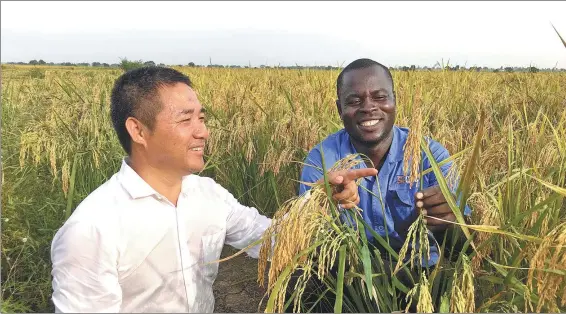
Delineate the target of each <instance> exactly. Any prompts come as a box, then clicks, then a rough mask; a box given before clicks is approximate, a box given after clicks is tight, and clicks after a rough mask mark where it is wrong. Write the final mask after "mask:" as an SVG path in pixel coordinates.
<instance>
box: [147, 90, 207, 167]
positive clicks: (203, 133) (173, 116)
mask: <svg viewBox="0 0 566 314" xmlns="http://www.w3.org/2000/svg"><path fill="white" fill-rule="evenodd" d="M159 99H160V101H161V106H162V108H161V111H160V112H159V114H158V115H156V116H155V124H154V126H153V128H152V130H151V131H149V132H148V133H147V137H146V145H145V153H146V158H147V160H148V161H150V164H152V165H155V166H156V167H160V168H163V169H167V170H168V171H169V172H173V173H177V174H180V175H183V176H184V175H188V174H191V173H194V172H198V171H201V170H202V169H203V168H204V159H203V154H204V145H205V142H206V140H207V139H208V135H209V133H208V130H207V128H206V125H205V116H204V114H205V110H204V108H203V107H202V105H201V103H200V102H199V100H198V98H197V95H196V93H195V91H194V90H193V89H192V88H191V87H189V86H188V85H186V84H183V83H176V84H174V85H170V86H163V87H161V88H160V90H159Z"/></svg>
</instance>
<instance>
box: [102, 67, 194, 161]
mask: <svg viewBox="0 0 566 314" xmlns="http://www.w3.org/2000/svg"><path fill="white" fill-rule="evenodd" d="M176 83H184V84H187V85H188V86H189V87H192V83H191V80H190V79H189V77H188V76H186V75H185V74H183V73H181V72H179V71H177V70H174V69H171V68H166V67H157V66H149V67H141V68H137V69H134V70H130V71H128V72H126V73H124V74H122V75H121V76H120V77H119V78H118V79H117V80H116V82H115V83H114V88H113V89H112V96H111V109H110V114H111V118H112V124H113V126H114V130H115V131H116V134H117V135H118V139H119V140H120V144H121V145H122V147H123V148H124V150H125V151H126V153H127V154H128V155H129V154H130V153H131V150H132V138H131V136H130V134H129V133H128V130H127V129H126V120H127V119H128V118H129V117H134V118H136V119H138V120H140V121H141V122H142V123H144V124H145V125H146V126H147V127H148V128H150V129H152V128H153V126H154V123H155V116H156V115H157V114H158V113H159V112H160V111H161V102H160V100H159V88H161V87H163V86H171V85H174V84H176Z"/></svg>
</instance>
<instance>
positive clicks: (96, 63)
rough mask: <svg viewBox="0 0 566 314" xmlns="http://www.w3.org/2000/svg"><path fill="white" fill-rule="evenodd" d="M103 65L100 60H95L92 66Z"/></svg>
mask: <svg viewBox="0 0 566 314" xmlns="http://www.w3.org/2000/svg"><path fill="white" fill-rule="evenodd" d="M101 65H102V64H101V63H100V62H93V63H92V66H93V67H99V66H101Z"/></svg>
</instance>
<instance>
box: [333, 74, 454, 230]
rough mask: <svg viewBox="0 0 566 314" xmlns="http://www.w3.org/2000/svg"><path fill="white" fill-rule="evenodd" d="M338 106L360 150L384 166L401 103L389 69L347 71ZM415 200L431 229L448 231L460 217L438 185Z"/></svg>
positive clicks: (346, 126) (377, 163) (416, 196)
mask: <svg viewBox="0 0 566 314" xmlns="http://www.w3.org/2000/svg"><path fill="white" fill-rule="evenodd" d="M336 106H337V108H338V113H339V114H340V118H341V119H342V122H343V123H344V129H345V130H346V132H348V134H349V135H350V140H351V141H352V144H353V145H354V147H355V148H356V151H357V152H358V153H361V154H364V155H366V156H368V157H369V159H370V160H371V161H372V162H373V164H374V165H375V167H376V168H377V169H378V170H379V169H381V166H382V165H383V162H384V161H385V158H386V156H387V153H388V152H389V148H390V147H391V142H392V140H393V125H394V124H395V114H396V106H397V105H396V100H395V91H394V90H393V84H392V82H391V79H390V78H389V76H388V75H387V73H386V71H385V70H384V69H382V68H381V67H377V66H373V67H369V68H363V69H356V70H351V71H348V72H346V73H344V76H343V80H342V87H341V90H340V95H338V99H337V100H336ZM415 199H416V206H415V207H416V208H415V209H416V210H424V213H425V215H428V216H429V219H427V220H426V221H427V225H428V227H429V229H430V230H431V231H433V232H442V231H445V230H446V229H447V228H448V227H450V226H451V225H452V224H451V223H449V222H447V221H455V220H456V217H455V216H454V213H452V210H451V209H450V207H449V205H448V203H447V202H446V199H445V197H444V195H443V194H442V192H441V191H440V188H439V187H438V186H433V187H429V188H427V189H424V190H423V191H419V192H417V193H416V195H415ZM435 218H439V219H442V220H446V221H442V220H439V219H435Z"/></svg>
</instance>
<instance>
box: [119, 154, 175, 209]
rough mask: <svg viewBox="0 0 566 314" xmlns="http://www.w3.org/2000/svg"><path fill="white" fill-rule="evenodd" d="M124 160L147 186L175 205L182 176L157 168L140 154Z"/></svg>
mask: <svg viewBox="0 0 566 314" xmlns="http://www.w3.org/2000/svg"><path fill="white" fill-rule="evenodd" d="M126 162H127V163H128V165H129V166H130V167H131V168H132V169H133V170H134V171H135V172H136V173H137V174H138V175H139V176H140V177H141V178H142V179H143V180H144V181H145V182H146V183H147V184H149V186H151V187H152V188H153V189H154V190H155V191H157V192H158V193H159V194H161V195H163V196H164V197H166V198H167V199H168V200H169V201H170V202H171V203H173V204H174V205H175V206H177V200H178V199H179V194H180V193H181V183H182V181H183V177H182V176H180V175H179V174H174V173H172V172H171V171H167V170H164V169H159V168H157V167H156V166H154V165H152V164H151V163H150V162H148V160H147V158H144V157H142V156H137V155H136V156H135V157H134V156H131V157H129V158H128V159H127V161H126Z"/></svg>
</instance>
